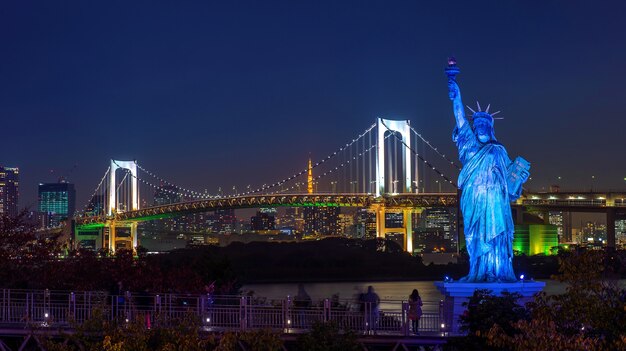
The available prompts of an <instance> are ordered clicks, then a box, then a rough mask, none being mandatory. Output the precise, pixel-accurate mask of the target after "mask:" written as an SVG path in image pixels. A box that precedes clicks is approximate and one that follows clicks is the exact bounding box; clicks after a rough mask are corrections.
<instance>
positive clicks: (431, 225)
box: [419, 207, 458, 252]
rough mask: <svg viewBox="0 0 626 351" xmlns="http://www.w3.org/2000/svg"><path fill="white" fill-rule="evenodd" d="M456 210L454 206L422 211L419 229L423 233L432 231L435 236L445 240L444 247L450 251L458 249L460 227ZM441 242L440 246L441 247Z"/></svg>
mask: <svg viewBox="0 0 626 351" xmlns="http://www.w3.org/2000/svg"><path fill="white" fill-rule="evenodd" d="M456 217H457V216H456V210H455V209H452V208H444V207H433V208H427V209H425V210H424V211H423V212H422V215H421V217H420V222H419V230H420V231H422V232H423V233H431V234H433V233H434V234H433V235H431V236H432V237H433V238H438V239H437V240H441V239H442V240H444V242H445V245H443V246H444V249H445V250H447V251H448V252H450V251H454V250H456V249H457V243H458V229H457V221H456ZM441 245H442V244H441V243H439V246H438V247H441Z"/></svg>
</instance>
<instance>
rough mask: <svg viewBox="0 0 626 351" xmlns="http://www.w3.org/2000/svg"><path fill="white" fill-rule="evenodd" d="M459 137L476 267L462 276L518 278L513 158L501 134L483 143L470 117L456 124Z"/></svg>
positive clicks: (468, 240)
mask: <svg viewBox="0 0 626 351" xmlns="http://www.w3.org/2000/svg"><path fill="white" fill-rule="evenodd" d="M492 136H493V133H492ZM453 140H454V141H455V142H456V144H457V147H458V149H459V158H460V160H461V163H462V164H463V169H462V170H461V173H460V174H459V182H458V183H459V188H460V189H461V190H462V193H461V212H462V213H463V222H464V226H463V228H464V230H465V243H466V246H467V252H468V254H469V257H470V272H469V274H468V275H467V276H466V277H464V278H462V280H464V281H469V282H484V281H487V282H494V281H501V282H509V281H515V280H516V278H515V273H514V272H513V232H514V227H513V217H512V215H511V204H510V202H509V195H508V190H507V181H506V176H507V167H508V166H509V165H510V164H511V160H510V159H509V156H508V154H507V152H506V150H505V148H504V146H502V145H501V144H500V143H498V142H497V141H495V138H493V139H492V140H490V141H488V142H486V143H481V142H480V141H479V140H478V138H477V137H476V135H475V134H474V131H473V130H472V128H471V127H470V125H469V123H467V122H466V123H465V124H464V125H463V127H461V128H455V130H454V133H453Z"/></svg>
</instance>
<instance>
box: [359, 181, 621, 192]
mask: <svg viewBox="0 0 626 351" xmlns="http://www.w3.org/2000/svg"><path fill="white" fill-rule="evenodd" d="M624 180H626V178H624ZM370 193H371V194H375V193H376V181H375V180H370Z"/></svg>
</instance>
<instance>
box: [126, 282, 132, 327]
mask: <svg viewBox="0 0 626 351" xmlns="http://www.w3.org/2000/svg"><path fill="white" fill-rule="evenodd" d="M130 298H131V294H130V291H128V290H127V291H126V294H125V296H124V318H126V323H128V322H130V321H131V318H132V314H131V309H130Z"/></svg>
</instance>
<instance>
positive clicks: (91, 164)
mask: <svg viewBox="0 0 626 351" xmlns="http://www.w3.org/2000/svg"><path fill="white" fill-rule="evenodd" d="M428 6H429V8H422V7H419V5H417V4H407V3H395V4H393V5H391V6H390V4H384V5H383V4H380V5H377V4H360V3H359V6H357V3H346V4H331V3H325V4H324V3H316V4H299V5H296V4H291V3H274V4H269V5H259V4H239V5H231V4H215V5H206V4H190V5H188V7H179V6H176V7H175V8H171V7H169V6H168V5H163V4H154V5H153V6H142V5H140V4H125V6H124V7H123V11H116V7H115V6H110V5H109V6H108V7H99V6H98V5H94V4H81V3H78V2H76V3H66V4H64V5H56V4H49V3H42V4H40V6H35V7H33V8H31V7H30V5H28V4H23V3H12V4H7V5H6V6H5V7H4V10H3V11H2V12H1V13H0V19H1V20H0V23H1V24H0V26H1V28H2V30H1V31H0V37H1V38H2V40H3V42H5V43H6V45H7V47H6V51H7V55H3V57H2V58H0V67H3V68H1V71H0V74H1V75H0V77H1V79H0V115H2V116H3V121H4V123H5V128H6V129H7V130H10V131H11V132H10V133H5V135H4V138H5V140H6V142H7V145H12V146H13V148H12V149H11V150H10V152H5V153H3V156H2V160H0V162H2V164H3V165H5V166H15V167H19V168H20V178H21V181H20V182H21V184H20V193H21V199H20V206H21V207H23V206H30V207H31V208H32V209H34V208H35V207H36V193H37V184H39V183H49V182H54V181H56V179H57V178H59V177H60V176H63V175H67V174H68V173H70V172H71V174H70V175H69V176H68V180H69V181H70V182H72V183H74V184H76V191H77V207H82V206H83V205H84V204H85V203H86V202H87V201H88V199H87V197H88V196H89V195H90V194H91V191H92V190H93V189H94V187H95V186H96V185H97V184H96V183H97V180H98V179H99V177H100V176H101V174H102V172H103V171H104V170H105V169H106V165H107V164H108V162H109V159H110V158H122V159H137V160H140V161H141V162H142V163H143V164H145V165H146V166H147V167H148V166H150V168H151V169H158V170H159V173H160V174H162V175H163V176H164V177H168V178H169V179H176V180H177V181H178V182H180V184H181V185H184V186H187V187H189V188H194V189H197V190H204V189H205V188H209V190H212V191H215V190H216V189H217V188H218V187H222V188H225V189H230V188H231V187H232V186H233V185H236V186H238V187H245V186H247V185H248V184H249V183H250V180H249V177H248V176H249V175H250V174H255V178H257V179H256V181H257V183H258V184H256V185H257V186H258V185H261V184H263V183H267V182H272V181H275V180H277V179H281V178H283V177H284V176H288V175H290V174H292V173H293V172H294V171H297V170H300V169H302V168H304V167H305V162H306V160H307V158H308V157H309V154H311V155H312V158H313V159H314V160H315V159H318V158H321V157H324V156H325V155H327V154H328V153H329V152H332V150H333V149H335V148H336V147H338V146H341V145H342V143H343V142H345V140H346V139H347V138H351V137H353V136H354V133H355V132H358V131H360V130H362V129H364V128H365V127H367V126H368V125H369V124H371V122H372V121H373V120H374V118H375V117H377V116H381V117H389V118H406V119H409V120H411V123H412V125H413V126H414V127H415V128H416V129H418V130H419V131H420V132H422V133H423V135H424V136H426V137H427V138H428V139H429V140H431V141H432V142H433V144H434V145H435V146H437V147H438V148H440V149H441V150H443V151H444V152H445V153H446V154H450V155H455V153H454V152H453V145H452V144H451V143H450V142H449V138H450V133H451V130H452V127H453V125H452V121H451V120H450V119H449V118H448V116H449V111H448V110H449V107H448V104H447V102H446V100H445V86H444V85H443V84H442V83H441V81H442V77H443V76H444V75H443V72H442V71H443V68H444V66H445V58H446V57H447V56H449V55H455V56H456V57H457V58H458V59H459V60H460V61H461V62H462V65H463V68H464V70H463V73H462V74H461V75H460V76H459V80H460V81H462V82H463V84H464V86H465V91H466V96H465V98H466V100H467V101H468V103H470V102H471V101H474V100H479V101H483V102H484V103H491V104H492V106H493V107H494V108H496V109H500V110H503V113H502V116H504V117H505V119H504V120H503V121H497V123H498V135H497V137H498V138H499V139H501V140H503V141H505V142H506V143H507V144H508V145H511V147H510V148H511V154H513V155H515V154H521V153H522V151H523V154H524V155H526V156H527V158H528V159H529V161H530V162H531V163H532V167H533V168H532V169H533V179H532V180H531V181H530V182H529V183H528V185H527V187H528V188H530V189H533V190H535V191H539V190H542V188H544V189H546V190H547V187H548V186H550V185H552V184H558V185H561V186H563V187H564V188H576V187H582V188H583V189H577V190H584V189H588V188H591V187H594V186H595V187H597V188H601V189H606V188H616V189H623V188H624V186H625V185H626V180H624V179H625V177H626V169H625V167H626V166H625V165H623V164H621V163H620V162H619V160H618V161H616V160H615V159H614V157H613V155H612V154H613V153H612V151H611V150H620V149H623V148H624V147H626V140H624V139H623V138H622V137H621V130H620V128H611V126H620V125H622V124H620V122H621V117H620V115H622V114H623V112H624V107H625V106H624V102H623V99H621V94H622V91H623V89H622V88H621V85H619V82H617V81H616V80H615V79H614V77H615V76H620V73H622V72H623V70H624V69H625V68H624V65H623V64H621V63H622V62H624V61H625V59H626V49H625V48H624V46H623V45H615V43H616V42H622V41H623V38H621V35H620V33H621V32H620V30H619V29H620V28H621V27H620V26H621V24H620V23H621V22H620V18H619V15H618V14H619V13H620V11H617V8H620V7H623V6H624V5H623V4H622V3H619V2H614V3H603V4H584V3H571V4H568V6H566V7H561V6H558V5H557V4H540V5H537V4H532V5H531V4H507V5H506V6H505V5H500V4H492V3H489V2H478V3H472V4H471V5H469V4H465V3H461V2H458V3H454V2H452V3H450V2H447V3H445V4H429V5H428ZM451 7H453V8H457V10H455V11H454V12H451V11H449V8H451ZM140 13H141V15H139V14H140ZM474 15H475V16H478V17H479V18H485V19H488V21H486V23H488V25H487V27H489V28H488V29H485V28H482V26H479V25H476V26H473V25H471V24H469V23H468V22H467V18H471V17H473V16H474ZM594 16H597V17H601V18H602V19H603V20H602V21H597V20H596V21H592V19H593V18H594ZM183 18H184V19H185V21H184V22H183V21H182V19H183ZM585 20H587V21H589V23H593V25H589V26H581V25H579V23H587V22H585ZM441 23H446V24H447V25H441ZM166 24H168V25H166ZM493 27H498V28H501V30H498V31H494V30H493ZM476 38H480V40H478V41H477V40H476ZM470 39H471V40H470ZM478 92H481V94H484V95H479V93H478ZM595 120H600V121H601V122H602V123H591V121H595ZM328 126H332V127H330V128H329V127H328ZM514 129H519V130H521V132H519V133H513V130H514ZM545 145H551V149H550V150H551V151H549V152H548V151H546V149H545ZM454 159H456V156H455V157H454ZM231 160H237V161H238V162H231ZM51 169H53V170H54V172H53V173H50V170H51ZM559 177H560V179H559ZM592 177H594V178H592Z"/></svg>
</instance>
